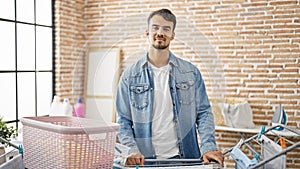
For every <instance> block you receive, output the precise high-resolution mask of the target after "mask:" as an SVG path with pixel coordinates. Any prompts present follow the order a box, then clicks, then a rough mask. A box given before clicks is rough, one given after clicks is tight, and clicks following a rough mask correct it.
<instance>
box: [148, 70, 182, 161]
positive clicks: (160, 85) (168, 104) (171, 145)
mask: <svg viewBox="0 0 300 169" xmlns="http://www.w3.org/2000/svg"><path fill="white" fill-rule="evenodd" d="M150 65H151V64H150ZM151 67H152V70H153V76H154V105H153V117H152V143H153V146H154V149H155V152H156V155H157V158H170V157H173V156H175V155H177V154H178V152H179V149H178V146H177V135H176V130H175V124H174V121H173V106H172V98H171V94H170V89H169V71H170V66H169V65H166V66H164V67H160V68H157V67H155V66H153V65H151Z"/></svg>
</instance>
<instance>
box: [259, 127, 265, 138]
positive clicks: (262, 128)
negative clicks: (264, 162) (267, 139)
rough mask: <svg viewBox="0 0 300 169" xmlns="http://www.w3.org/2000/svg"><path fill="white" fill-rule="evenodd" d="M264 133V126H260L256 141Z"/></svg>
mask: <svg viewBox="0 0 300 169" xmlns="http://www.w3.org/2000/svg"><path fill="white" fill-rule="evenodd" d="M265 131H266V126H262V127H261V130H260V133H259V135H258V136H257V140H259V139H260V138H261V135H263V134H264V133H265Z"/></svg>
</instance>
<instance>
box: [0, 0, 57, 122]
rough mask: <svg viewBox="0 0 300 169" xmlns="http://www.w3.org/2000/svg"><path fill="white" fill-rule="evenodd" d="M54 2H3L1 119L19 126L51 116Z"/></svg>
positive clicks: (0, 7)
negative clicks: (27, 120) (24, 119)
mask: <svg viewBox="0 0 300 169" xmlns="http://www.w3.org/2000/svg"><path fill="white" fill-rule="evenodd" d="M53 12H54V10H53V2H52V0H1V1H0V30H1V31H0V83H1V87H0V105H1V109H0V116H2V117H3V120H4V121H7V122H8V123H10V125H14V126H15V127H18V125H20V124H18V121H19V120H18V119H20V118H21V117H24V116H42V115H47V114H49V109H50V103H51V99H52V97H53V92H54V89H53V88H54V87H53V86H54V80H53V77H54V65H53V63H54V62H53V60H54V59H53V58H54V57H53V56H54V52H53V49H54V43H53V41H54V39H53V37H54V36H53V19H52V18H53V17H52V16H53Z"/></svg>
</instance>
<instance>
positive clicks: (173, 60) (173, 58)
mask: <svg viewBox="0 0 300 169" xmlns="http://www.w3.org/2000/svg"><path fill="white" fill-rule="evenodd" d="M148 56H149V52H147V53H146V56H144V57H143V58H142V59H141V67H142V68H145V67H146V68H148V67H149V63H148V62H149V60H148ZM169 64H170V65H174V66H178V64H177V61H176V56H175V55H174V54H173V53H172V52H171V51H169Z"/></svg>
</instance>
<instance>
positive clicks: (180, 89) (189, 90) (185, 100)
mask: <svg viewBox="0 0 300 169" xmlns="http://www.w3.org/2000/svg"><path fill="white" fill-rule="evenodd" d="M176 89H177V93H178V98H179V102H180V103H182V104H190V103H191V102H192V101H193V100H194V99H195V82H194V80H188V81H183V82H179V83H176Z"/></svg>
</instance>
